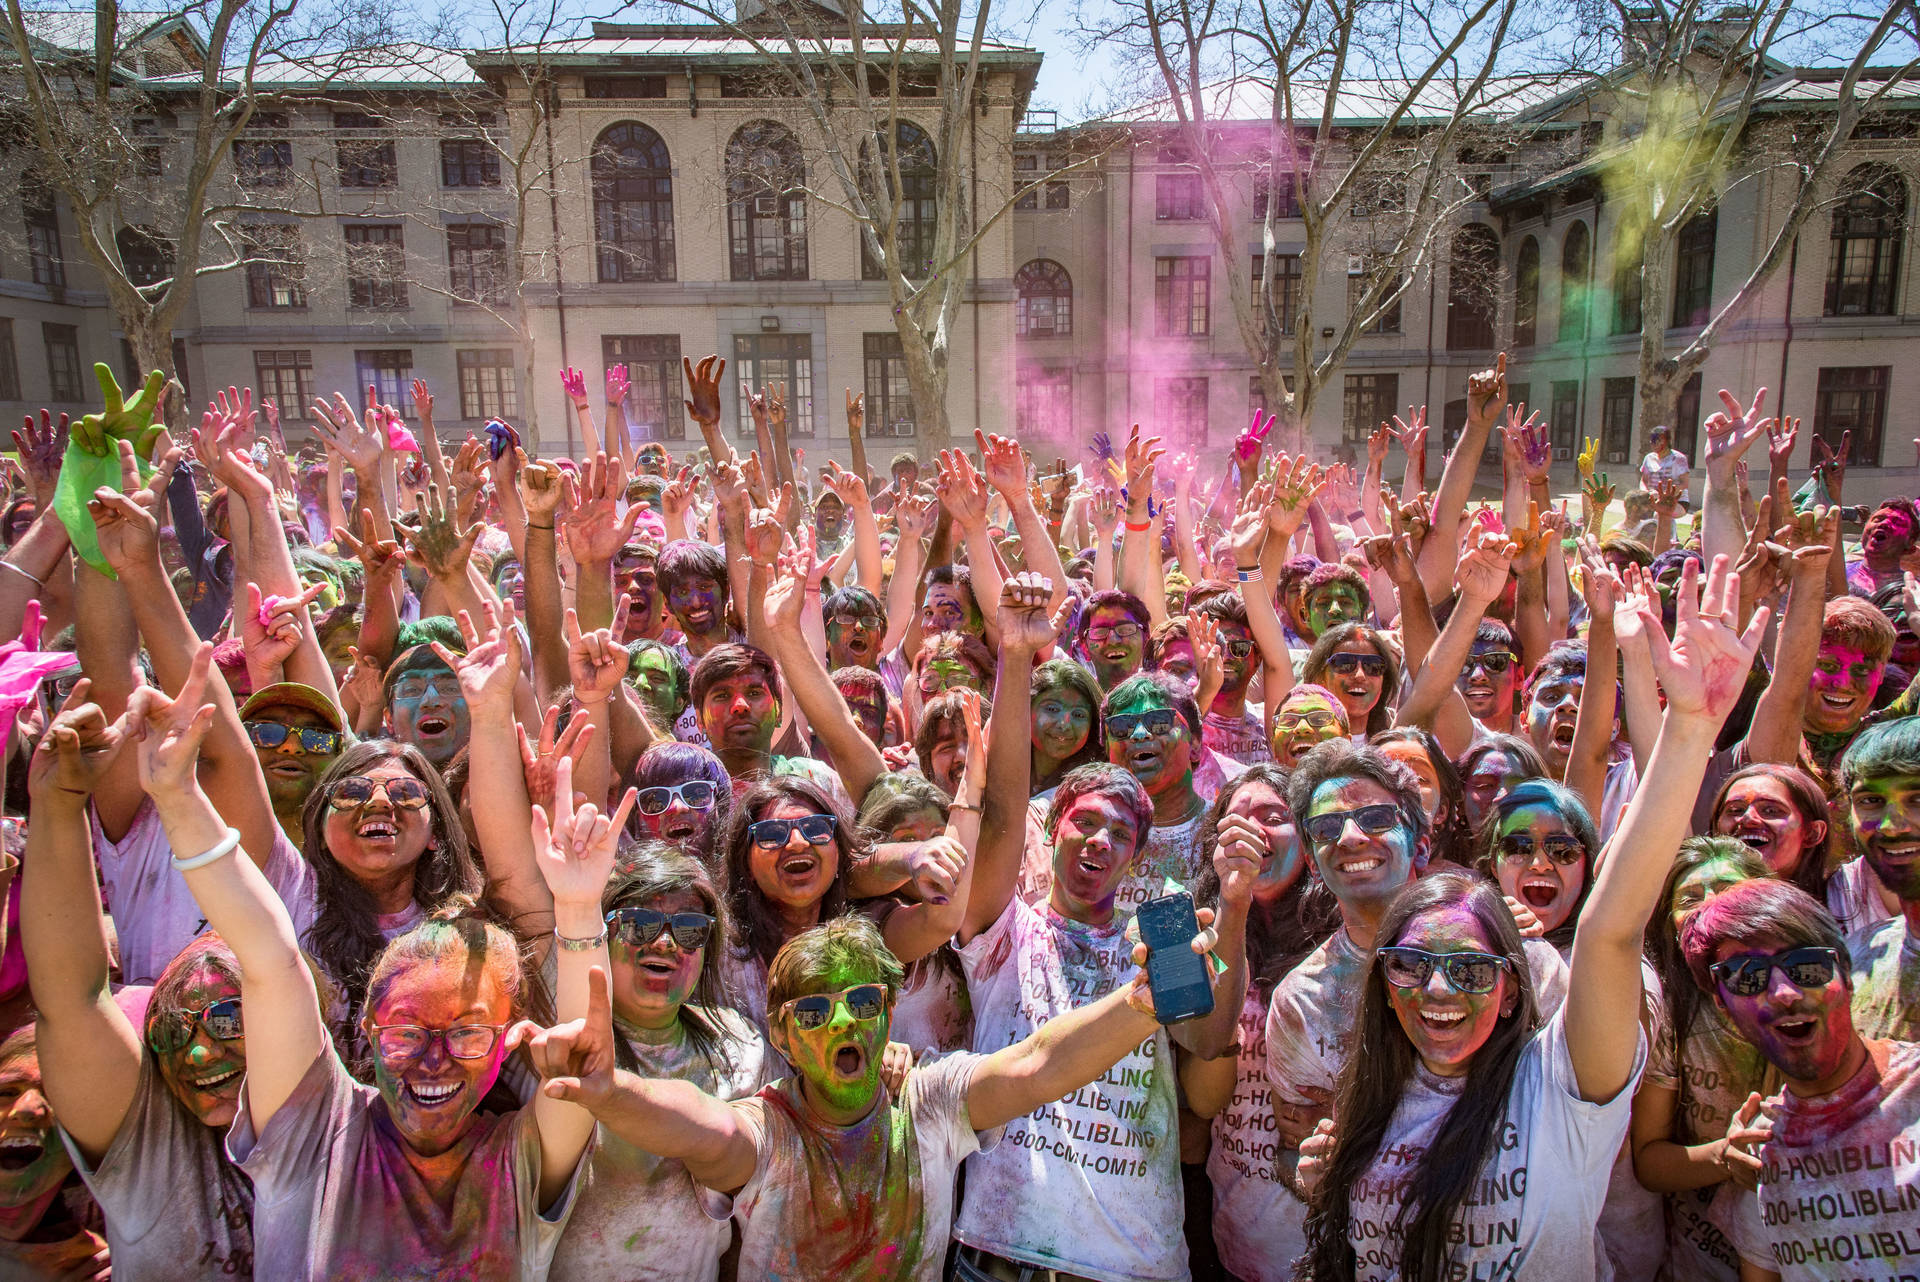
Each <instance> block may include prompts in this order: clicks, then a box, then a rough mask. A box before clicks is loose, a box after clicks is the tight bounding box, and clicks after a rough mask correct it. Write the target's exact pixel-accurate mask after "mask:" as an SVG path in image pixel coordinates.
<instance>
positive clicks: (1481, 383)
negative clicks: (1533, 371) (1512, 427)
mask: <svg viewBox="0 0 1920 1282" xmlns="http://www.w3.org/2000/svg"><path fill="white" fill-rule="evenodd" d="M1506 403H1507V354H1506V353H1505V352H1501V353H1500V355H1499V357H1498V358H1496V359H1495V361H1494V363H1493V368H1492V369H1488V370H1481V371H1480V372H1479V373H1478V374H1472V375H1469V376H1468V378H1467V417H1469V418H1472V419H1477V420H1479V421H1480V422H1482V423H1491V422H1492V421H1493V420H1495V419H1497V418H1499V417H1500V411H1501V410H1502V409H1503V408H1504V407H1505V406H1506Z"/></svg>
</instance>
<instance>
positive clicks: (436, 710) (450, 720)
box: [382, 645, 473, 768]
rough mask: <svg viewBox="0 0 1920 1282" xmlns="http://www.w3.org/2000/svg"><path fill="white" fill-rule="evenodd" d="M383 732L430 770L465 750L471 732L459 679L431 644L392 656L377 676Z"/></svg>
mask: <svg viewBox="0 0 1920 1282" xmlns="http://www.w3.org/2000/svg"><path fill="white" fill-rule="evenodd" d="M382 684H383V685H384V687H385V692H386V700H387V711H386V730H387V733H388V734H389V735H391V736H392V737H393V738H395V739H397V740H399V741H400V742H401V743H405V744H411V745H412V746H414V747H415V748H418V749H419V750H420V754H421V755H422V756H424V757H425V758H426V759H427V760H428V761H431V762H432V763H433V764H434V765H435V766H436V767H440V768H444V767H445V766H446V765H447V763H448V762H450V761H452V760H453V759H454V757H455V756H456V755H457V754H458V753H459V751H460V749H462V748H464V747H466V746H467V737H468V736H469V735H470V734H471V733H472V732H473V720H472V715H471V714H470V713H469V712H468V710H467V697H466V695H464V694H462V693H461V692H460V681H459V678H457V677H456V676H454V673H453V669H452V668H450V667H448V666H447V662H446V660H445V659H443V658H441V657H440V655H439V654H438V653H437V652H436V651H435V650H434V648H433V646H431V645H416V646H413V647H412V648H411V649H408V650H406V651H404V652H403V653H401V654H400V655H398V656H396V657H395V659H394V660H393V662H392V663H390V664H388V665H387V672H386V676H385V677H384V678H382Z"/></svg>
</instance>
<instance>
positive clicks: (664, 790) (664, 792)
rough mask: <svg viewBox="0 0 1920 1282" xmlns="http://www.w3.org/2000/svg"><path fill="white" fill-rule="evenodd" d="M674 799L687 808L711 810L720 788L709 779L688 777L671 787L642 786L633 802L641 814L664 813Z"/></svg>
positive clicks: (718, 797) (717, 798)
mask: <svg viewBox="0 0 1920 1282" xmlns="http://www.w3.org/2000/svg"><path fill="white" fill-rule="evenodd" d="M675 799H678V800H679V802H680V804H681V805H683V806H685V807H686V808H687V809H689V810H712V809H713V807H714V803H715V802H717V801H718V800H719V799H720V788H719V785H717V784H715V783H713V782H711V781H710V780H706V779H689V780H687V781H686V782H685V783H677V784H674V785H673V786H672V787H654V788H642V789H641V790H640V791H639V793H638V794H637V795H636V796H635V797H634V799H633V804H634V806H635V808H637V809H638V810H639V811H640V813H641V814H643V815H664V814H666V813H667V810H668V808H669V807H671V806H672V805H673V803H674V801H675Z"/></svg>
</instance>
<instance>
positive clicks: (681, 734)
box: [627, 641, 707, 746]
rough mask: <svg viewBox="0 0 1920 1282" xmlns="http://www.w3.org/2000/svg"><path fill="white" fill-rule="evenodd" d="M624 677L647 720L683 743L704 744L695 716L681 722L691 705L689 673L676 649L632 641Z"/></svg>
mask: <svg viewBox="0 0 1920 1282" xmlns="http://www.w3.org/2000/svg"><path fill="white" fill-rule="evenodd" d="M627 680H628V681H629V682H630V683H631V684H632V685H633V687H634V688H635V689H636V690H638V691H639V692H640V702H641V704H642V705H643V706H644V707H645V708H646V710H647V719H648V720H649V721H650V722H652V723H653V725H654V726H655V727H656V728H657V729H660V730H665V731H668V732H669V733H671V734H672V735H673V737H674V738H676V739H679V740H681V741H682V742H685V743H697V744H700V745H702V746H704V745H705V744H706V741H707V737H706V735H705V734H704V733H703V732H702V731H701V730H700V726H699V722H698V719H697V718H695V719H693V720H694V724H693V725H692V727H691V732H689V729H688V728H687V727H686V726H685V725H683V724H682V723H684V722H685V721H687V720H688V717H687V713H688V712H689V711H690V710H691V709H692V707H693V674H692V673H691V672H689V671H688V670H687V665H686V663H685V662H684V661H683V660H682V659H681V658H680V654H679V651H677V650H676V649H674V647H672V646H670V645H668V644H667V643H666V642H664V641H635V642H634V643H633V645H632V646H631V647H629V657H628V659H627Z"/></svg>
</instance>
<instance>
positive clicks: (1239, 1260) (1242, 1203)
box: [1207, 986, 1307, 1282]
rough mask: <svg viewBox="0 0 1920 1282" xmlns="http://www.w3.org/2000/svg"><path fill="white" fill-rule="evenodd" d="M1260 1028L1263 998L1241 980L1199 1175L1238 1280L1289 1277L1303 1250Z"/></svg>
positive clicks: (1295, 1160) (1296, 1157) (1302, 1206)
mask: <svg viewBox="0 0 1920 1282" xmlns="http://www.w3.org/2000/svg"><path fill="white" fill-rule="evenodd" d="M1266 1027H1267V1002H1266V998H1264V997H1263V996H1262V995H1261V993H1260V990H1259V989H1258V988H1255V987H1252V986H1249V987H1248V989H1247V1000H1246V1004H1245V1006H1243V1007H1242V1008H1241V1011H1240V1052H1239V1062H1238V1064H1237V1065H1236V1066H1235V1070H1234V1083H1233V1098H1232V1099H1231V1100H1229V1101H1228V1103H1227V1106H1226V1107H1225V1108H1224V1109H1222V1110H1220V1112H1219V1113H1218V1114H1216V1115H1215V1116H1214V1119H1213V1146H1212V1148H1211V1149H1209V1150H1208V1152H1207V1178H1208V1179H1209V1180H1211V1181H1212V1183H1213V1241H1214V1245H1215V1246H1216V1247H1217V1248H1218V1250H1219V1252H1220V1263H1221V1264H1223V1265H1225V1266H1226V1268H1227V1270H1228V1271H1229V1272H1231V1273H1232V1274H1233V1275H1234V1276H1235V1277H1237V1278H1241V1279H1244V1282H1289V1279H1291V1278H1292V1277H1293V1262H1294V1260H1296V1259H1298V1258H1299V1257H1300V1255H1301V1254H1303V1253H1304V1252H1305V1251H1306V1249H1307V1233H1306V1230H1307V1204H1306V1201H1305V1200H1304V1197H1303V1195H1302V1194H1301V1192H1300V1186H1299V1184H1298V1183H1297V1182H1296V1180H1295V1179H1294V1168H1295V1167H1297V1166H1298V1165H1299V1164H1300V1151H1299V1150H1298V1149H1291V1148H1283V1147H1281V1144H1280V1131H1279V1127H1278V1126H1277V1125H1276V1124H1275V1122H1274V1116H1273V1089H1272V1087H1271V1086H1269V1085H1268V1083H1267V1035H1266Z"/></svg>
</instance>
